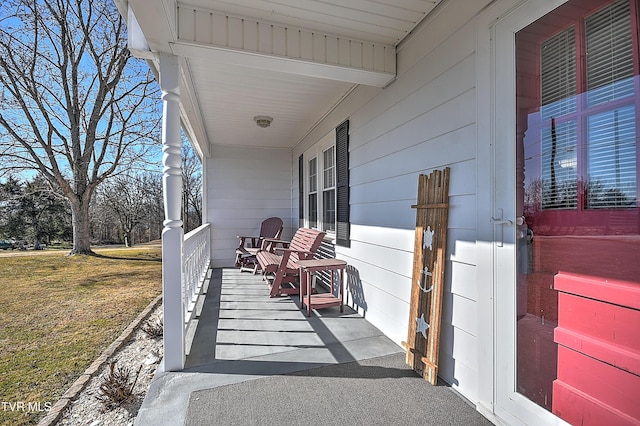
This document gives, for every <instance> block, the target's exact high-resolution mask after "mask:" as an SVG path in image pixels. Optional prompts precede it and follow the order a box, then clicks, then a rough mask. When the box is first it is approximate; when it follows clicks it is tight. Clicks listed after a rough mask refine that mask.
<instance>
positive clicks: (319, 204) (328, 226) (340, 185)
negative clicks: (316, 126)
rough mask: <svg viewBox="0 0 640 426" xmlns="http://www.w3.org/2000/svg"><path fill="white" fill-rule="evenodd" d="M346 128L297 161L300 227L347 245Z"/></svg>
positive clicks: (321, 142) (343, 124) (330, 134)
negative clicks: (315, 229) (321, 232)
mask: <svg viewBox="0 0 640 426" xmlns="http://www.w3.org/2000/svg"><path fill="white" fill-rule="evenodd" d="M348 133H349V126H348V121H345V122H344V123H342V124H341V125H340V126H338V127H337V128H336V130H335V131H332V132H330V133H328V134H327V135H325V136H324V137H323V138H322V139H321V140H320V141H318V143H317V144H315V145H314V146H313V147H312V148H310V149H309V150H307V151H306V152H304V154H303V155H302V156H301V157H300V160H299V163H298V164H299V167H300V168H301V171H300V173H299V181H300V191H299V194H300V197H301V200H302V201H301V202H300V209H301V214H300V218H301V219H302V223H301V226H308V227H310V228H317V229H320V230H322V231H324V232H326V233H327V234H328V235H330V236H333V237H334V238H335V239H336V243H337V244H339V245H344V246H348V245H349V180H348V177H349V161H348V156H349V148H348V141H349V134H348Z"/></svg>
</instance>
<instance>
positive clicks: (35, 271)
mask: <svg viewBox="0 0 640 426" xmlns="http://www.w3.org/2000/svg"><path fill="white" fill-rule="evenodd" d="M96 253H97V254H98V256H95V257H94V256H91V257H87V256H72V257H70V256H67V255H66V254H67V252H66V251H65V252H51V253H49V252H45V253H42V252H40V253H31V252H26V253H24V254H22V255H17V256H10V257H4V256H3V257H0V306H1V308H0V424H1V425H28V424H35V423H37V421H38V420H39V419H40V418H41V417H43V416H44V415H45V414H46V412H45V410H46V408H47V406H49V407H50V406H52V405H53V404H55V402H56V401H57V400H58V398H59V397H60V396H61V395H62V394H63V393H64V392H65V391H66V390H67V389H68V388H69V387H70V386H71V385H72V384H73V382H74V381H75V380H76V378H78V377H79V376H80V375H81V374H82V373H83V372H84V370H85V369H86V368H87V367H88V366H89V365H90V364H91V363H92V362H93V360H94V359H95V358H97V357H98V355H100V353H101V352H102V351H103V350H104V349H105V348H106V347H107V346H109V344H111V342H112V341H113V340H115V339H116V338H117V337H118V335H119V334H120V333H121V332H122V331H123V330H124V329H125V328H126V327H127V325H129V323H131V321H132V320H133V319H134V318H135V317H136V316H137V315H138V314H139V313H140V312H141V311H142V310H143V309H144V308H145V307H146V306H147V305H148V304H149V302H151V300H153V299H154V298H155V297H156V296H157V295H159V294H160V293H161V291H162V284H161V282H162V278H161V275H162V271H161V268H162V266H161V262H160V260H161V249H160V247H159V245H152V246H138V247H133V248H121V249H97V250H96ZM19 403H24V410H22V409H20V407H21V405H16V404H19ZM29 403H31V406H29V405H28V404H29ZM12 408H13V411H12ZM23 411H26V413H25V412H23Z"/></svg>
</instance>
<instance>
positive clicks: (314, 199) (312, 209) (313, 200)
mask: <svg viewBox="0 0 640 426" xmlns="http://www.w3.org/2000/svg"><path fill="white" fill-rule="evenodd" d="M308 219H309V228H316V227H317V226H318V194H317V193H316V194H309V217H308Z"/></svg>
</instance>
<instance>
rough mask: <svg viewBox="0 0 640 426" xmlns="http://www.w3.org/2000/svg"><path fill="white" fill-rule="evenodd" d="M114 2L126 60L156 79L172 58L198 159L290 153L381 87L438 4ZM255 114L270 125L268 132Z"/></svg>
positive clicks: (392, 76) (210, 0) (183, 113)
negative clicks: (338, 111)
mask: <svg viewBox="0 0 640 426" xmlns="http://www.w3.org/2000/svg"><path fill="white" fill-rule="evenodd" d="M113 1H114V2H115V3H116V4H117V6H118V8H119V10H120V12H121V14H122V15H123V16H126V17H127V21H128V31H129V35H128V36H129V48H130V50H131V52H132V53H133V55H134V56H136V57H138V58H143V59H146V60H147V61H149V63H150V64H151V66H152V67H153V68H155V69H156V71H157V69H158V63H159V61H158V58H159V56H160V55H163V54H171V55H175V56H177V57H178V58H179V61H180V64H181V71H180V72H181V77H180V79H181V83H180V98H181V99H180V102H181V106H180V110H181V120H182V123H183V129H184V131H185V133H187V135H188V137H189V139H190V140H191V142H192V144H193V145H194V146H195V147H196V151H197V152H198V154H199V155H200V156H201V157H207V156H209V155H211V152H212V149H213V147H214V146H216V145H221V146H230V145H233V146H243V147H264V148H278V149H291V148H292V147H294V146H296V145H297V144H298V143H300V142H301V140H302V139H303V138H304V137H305V135H307V134H308V132H309V131H310V129H313V128H314V127H315V126H316V125H317V124H318V122H319V121H320V120H321V119H322V118H323V117H325V116H326V114H327V111H330V110H331V109H332V108H334V107H335V105H337V104H338V103H339V102H340V100H341V99H343V98H344V96H346V95H347V94H348V93H350V92H351V91H352V90H353V88H354V87H355V86H357V85H363V86H369V87H374V88H384V87H386V86H387V85H388V84H390V83H391V82H392V81H393V80H394V79H395V77H396V72H397V68H396V46H398V44H399V43H400V42H401V41H402V40H403V39H404V38H405V37H406V36H407V35H409V34H410V33H411V31H412V30H413V29H414V28H415V27H416V26H417V25H418V24H419V23H420V22H422V21H423V20H424V18H425V16H427V15H428V14H430V13H431V12H432V10H433V9H434V8H435V7H436V5H437V4H438V3H440V1H435V0H434V1H419V2H410V3H406V4H404V3H403V4H398V3H397V2H395V1H392V0H375V1H371V0H362V1H359V2H354V3H351V2H345V3H337V2H330V3H327V2H321V1H314V0H301V1H300V2H297V3H296V4H295V5H293V4H291V5H285V4H281V3H276V2H270V1H267V2H253V1H249V0H238V1H234V2H227V1H220V0H191V1H190V2H188V3H186V2H180V1H177V0H155V1H149V0H113ZM257 115H268V116H271V117H273V118H274V121H273V124H272V126H271V127H270V128H269V129H268V130H267V131H264V129H263V130H260V129H258V128H257V127H256V126H255V123H254V122H253V117H254V116H257Z"/></svg>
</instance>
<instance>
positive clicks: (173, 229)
mask: <svg viewBox="0 0 640 426" xmlns="http://www.w3.org/2000/svg"><path fill="white" fill-rule="evenodd" d="M179 75H180V64H179V62H178V57H177V56H173V55H169V54H161V55H160V89H161V90H162V102H163V115H162V153H163V155H162V165H163V175H162V186H163V191H164V214H165V220H164V230H163V231H162V296H163V299H162V300H163V305H164V336H163V343H164V369H165V371H176V370H182V368H184V361H185V349H184V345H185V341H184V310H183V306H182V304H183V302H182V263H183V262H182V245H183V240H184V230H183V229H182V220H181V218H180V214H181V209H182V169H181V148H182V140H181V138H180V91H179V87H178V84H179Z"/></svg>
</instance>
